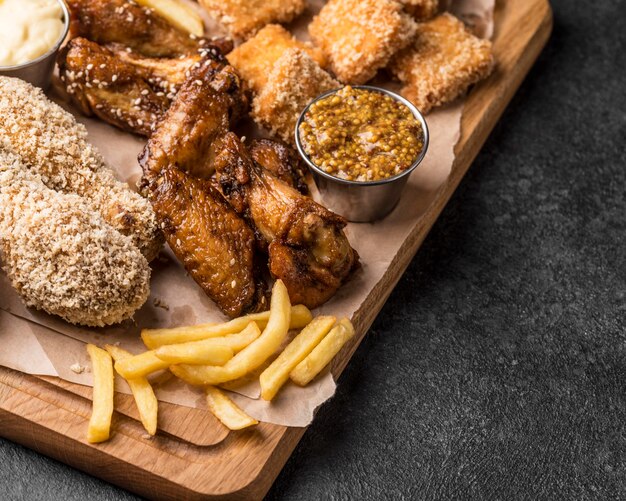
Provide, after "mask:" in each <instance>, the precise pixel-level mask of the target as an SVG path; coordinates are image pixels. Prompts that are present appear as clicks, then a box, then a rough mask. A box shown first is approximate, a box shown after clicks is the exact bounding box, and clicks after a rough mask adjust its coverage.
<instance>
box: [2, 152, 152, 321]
mask: <svg viewBox="0 0 626 501" xmlns="http://www.w3.org/2000/svg"><path fill="white" fill-rule="evenodd" d="M7 148H9V149H10V145H7V144H6V143H2V142H1V141H0V262H1V264H2V268H3V269H4V271H5V272H6V273H7V275H8V277H9V279H10V280H11V283H12V285H13V287H14V288H15V289H16V290H17V292H18V293H19V294H20V296H21V297H22V299H23V300H24V302H25V303H26V305H27V306H32V307H34V308H37V309H41V310H44V311H46V312H48V313H50V314H53V315H59V316H60V317H62V318H63V319H65V320H67V321H68V322H71V323H74V324H81V325H88V326H94V327H100V326H104V325H110V324H115V323H118V322H121V321H123V320H125V319H127V318H130V317H131V316H132V315H133V313H134V312H135V311H136V310H137V309H139V308H140V307H141V306H142V305H143V304H144V303H145V301H146V299H147V298H148V294H149V282H150V266H149V265H148V261H147V260H146V258H145V257H144V256H143V255H142V254H141V252H139V249H138V248H137V247H135V246H134V245H133V243H132V241H131V239H130V238H129V237H126V236H124V235H122V234H121V233H119V232H118V231H117V230H114V229H113V228H111V227H110V226H109V225H108V224H107V223H106V222H105V221H104V220H103V219H102V217H100V215H99V214H98V213H96V212H93V211H91V210H90V208H89V207H88V206H87V205H86V204H85V203H83V199H82V198H81V197H79V196H77V195H72V194H62V193H58V192H56V191H54V190H51V189H49V188H47V187H46V186H45V185H44V183H43V181H42V180H41V177H40V176H39V175H37V174H36V173H35V172H33V171H32V170H29V169H28V167H26V166H25V165H24V164H23V163H22V162H21V161H20V159H19V157H18V156H16V155H14V154H12V153H10V151H9V150H8V149H7Z"/></svg>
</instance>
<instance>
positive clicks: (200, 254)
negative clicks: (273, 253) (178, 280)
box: [149, 166, 267, 317]
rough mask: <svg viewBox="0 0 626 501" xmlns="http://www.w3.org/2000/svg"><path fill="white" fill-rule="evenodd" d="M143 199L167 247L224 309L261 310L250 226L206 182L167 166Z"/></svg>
mask: <svg viewBox="0 0 626 501" xmlns="http://www.w3.org/2000/svg"><path fill="white" fill-rule="evenodd" d="M149 198H150V201H151V202H152V207H153V208H154V212H155V213H156V215H157V218H158V219H159V221H161V228H162V230H163V233H164V234H165V238H166V239H167V242H168V244H169V245H170V247H171V249H172V251H174V254H176V256H177V257H178V259H180V260H181V262H182V263H183V264H184V266H185V269H186V270H187V271H188V272H189V274H190V275H191V277H192V278H193V279H194V280H195V281H196V282H197V283H198V285H200V287H202V289H203V290H204V291H205V292H206V293H207V295H208V296H209V297H210V298H211V299H213V300H214V301H215V302H216V303H217V305H218V306H219V307H220V308H221V309H222V311H224V313H226V314H227V315H229V316H231V317H238V316H240V315H242V314H244V313H247V312H250V311H254V310H257V309H261V310H263V309H265V308H264V306H267V305H266V304H265V297H264V295H263V293H264V285H263V284H262V282H261V281H260V280H257V279H256V278H255V275H254V268H253V263H254V235H253V233H252V230H250V228H249V227H248V225H247V224H246V223H245V221H243V220H242V219H241V218H240V217H239V216H238V215H237V214H236V213H235V212H234V211H233V210H232V209H231V208H230V207H229V206H228V204H227V203H226V202H225V201H224V200H223V198H222V197H221V195H220V193H219V192H218V191H217V190H215V189H214V188H213V187H212V186H211V183H210V181H207V180H203V179H196V178H192V177H191V176H189V175H187V174H185V173H184V172H182V171H180V170H178V169H177V168H175V167H173V166H167V167H165V168H164V169H163V171H162V172H161V173H160V175H159V177H158V178H157V179H156V180H155V182H154V184H152V185H151V191H150V194H149Z"/></svg>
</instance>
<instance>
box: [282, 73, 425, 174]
mask: <svg viewBox="0 0 626 501" xmlns="http://www.w3.org/2000/svg"><path fill="white" fill-rule="evenodd" d="M345 87H347V85H344V86H342V87H339V88H336V89H332V90H329V91H327V92H324V93H322V94H320V95H319V96H317V97H316V98H315V99H313V100H312V101H311V102H310V103H309V104H307V105H306V107H305V108H304V109H303V110H302V112H301V113H300V116H299V117H298V121H297V122H296V129H295V131H294V132H295V139H296V148H297V149H298V153H300V156H301V157H302V159H303V160H304V161H305V162H306V164H307V165H308V166H309V167H310V168H311V169H312V170H313V172H314V173H315V174H319V175H320V176H322V177H325V178H326V179H328V180H330V181H333V182H336V183H340V184H346V185H353V186H377V185H381V184H388V183H393V182H394V181H398V180H399V179H402V178H403V177H405V176H408V175H409V174H411V172H413V171H414V170H415V168H416V167H417V166H418V165H419V164H421V163H422V160H424V157H425V156H426V151H427V150H428V144H429V141H430V134H429V131H428V124H427V123H426V119H425V118H424V115H422V113H421V112H420V111H419V110H418V109H417V107H416V106H415V105H414V104H413V103H412V102H410V101H409V100H408V99H406V98H404V97H402V96H401V95H400V94H398V93H396V92H393V91H391V90H388V89H384V88H382V87H376V86H373V85H350V87H352V88H353V89H365V90H369V91H373V92H379V93H381V94H386V95H388V96H391V97H392V98H394V99H395V100H396V101H398V102H401V103H402V104H404V105H405V106H406V107H407V108H409V110H410V111H411V113H412V114H413V116H414V117H415V118H416V119H417V120H418V122H420V124H421V126H422V133H423V134H424V140H423V146H422V150H421V151H420V153H419V155H418V156H417V157H416V158H415V160H414V161H413V163H412V164H411V165H410V166H409V167H408V168H406V169H405V170H403V171H402V172H400V173H398V174H395V175H394V176H391V177H386V178H384V179H377V180H375V181H352V180H349V179H342V178H340V177H336V176H333V175H332V174H329V173H327V172H325V171H323V170H322V169H321V168H320V167H318V166H317V165H316V164H315V163H314V162H313V161H312V160H311V159H310V158H309V155H308V154H307V153H306V152H305V151H304V147H303V145H302V142H301V140H300V133H299V130H300V125H301V124H302V122H303V121H304V116H305V115H306V114H307V112H308V111H309V109H310V108H311V106H312V105H313V104H314V103H316V102H317V101H320V100H321V99H324V98H326V97H328V96H330V95H332V94H336V93H337V92H339V91H340V90H341V89H343V88H345Z"/></svg>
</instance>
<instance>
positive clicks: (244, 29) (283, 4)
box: [199, 0, 306, 40]
mask: <svg viewBox="0 0 626 501" xmlns="http://www.w3.org/2000/svg"><path fill="white" fill-rule="evenodd" d="M199 2H200V5H202V7H204V8H205V9H206V10H207V11H208V13H209V15H210V16H212V17H214V18H216V19H217V20H218V21H220V22H221V23H222V24H223V25H224V26H225V27H226V29H227V30H228V31H229V32H230V34H231V36H232V37H234V38H238V39H240V40H245V39H247V38H250V37H251V36H253V35H254V34H255V33H256V32H257V31H259V30H260V29H261V28H263V26H265V25H266V24H270V23H288V22H290V21H291V20H293V19H294V18H296V17H297V16H299V15H300V14H302V12H303V11H304V9H305V8H306V0H199Z"/></svg>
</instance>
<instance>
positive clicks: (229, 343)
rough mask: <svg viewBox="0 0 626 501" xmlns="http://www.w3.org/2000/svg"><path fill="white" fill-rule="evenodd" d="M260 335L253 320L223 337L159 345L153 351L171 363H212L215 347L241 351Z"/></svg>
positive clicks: (259, 330)
mask: <svg viewBox="0 0 626 501" xmlns="http://www.w3.org/2000/svg"><path fill="white" fill-rule="evenodd" d="M260 335H261V329H259V327H258V326H257V324H256V323H255V322H250V323H249V324H248V327H246V328H245V329H244V330H242V331H241V332H240V333H238V334H230V335H229V336H224V337H214V338H211V339H205V340H203V341H193V342H191V343H183V344H169V345H165V346H161V347H160V348H158V349H157V350H156V351H155V353H156V356H157V357H159V358H160V359H161V360H163V361H165V362H169V363H170V364H171V365H176V364H192V365H203V364H204V365H212V362H211V361H212V360H215V355H214V351H215V349H216V347H217V348H218V349H219V348H222V347H224V346H226V347H228V348H230V349H231V350H233V351H241V350H243V349H244V348H245V347H246V346H248V345H249V344H250V343H252V342H253V341H254V340H255V339H256V338H258V337H259V336H260Z"/></svg>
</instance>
